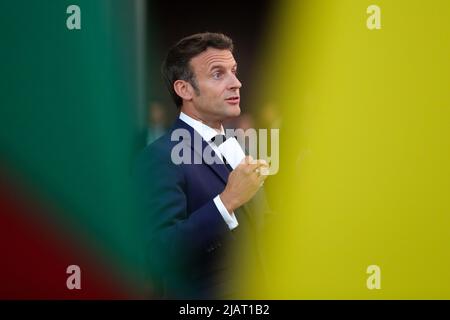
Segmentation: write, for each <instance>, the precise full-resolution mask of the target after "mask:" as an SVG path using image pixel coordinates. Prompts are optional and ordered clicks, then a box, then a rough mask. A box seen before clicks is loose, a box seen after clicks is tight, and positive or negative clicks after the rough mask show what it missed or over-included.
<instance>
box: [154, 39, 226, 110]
mask: <svg viewBox="0 0 450 320" xmlns="http://www.w3.org/2000/svg"><path fill="white" fill-rule="evenodd" d="M208 48H214V49H219V50H229V51H231V52H233V41H232V40H231V39H230V38H229V37H227V36H226V35H224V34H222V33H211V32H205V33H197V34H193V35H191V36H188V37H185V38H183V39H181V40H180V41H178V42H177V43H176V44H175V45H174V46H173V47H172V48H170V50H169V52H168V53H167V56H166V58H165V59H164V62H163V64H162V67H161V71H162V74H163V78H164V81H165V83H166V85H167V87H168V89H169V92H170V95H171V96H172V99H173V100H174V102H175V104H176V105H177V107H178V108H179V107H181V105H182V104H183V99H181V97H180V96H178V95H177V93H176V92H175V90H174V88H173V84H174V83H175V81H177V80H184V81H187V82H189V83H190V84H191V85H192V87H193V88H194V90H195V92H196V93H197V94H200V91H199V89H198V86H197V82H196V79H195V75H194V73H193V71H192V69H191V66H190V61H191V59H192V58H194V57H195V56H197V55H199V54H200V53H202V52H203V51H206V50H207V49H208Z"/></svg>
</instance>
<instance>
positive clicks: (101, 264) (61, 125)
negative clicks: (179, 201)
mask: <svg viewBox="0 0 450 320" xmlns="http://www.w3.org/2000/svg"><path fill="white" fill-rule="evenodd" d="M70 5H77V6H79V7H80V10H81V30H69V29H68V28H67V27H66V19H67V18H68V17H69V16H70V14H69V13H67V12H66V9H67V8H68V7H69V6H70ZM0 14H1V18H0V33H1V42H2V44H1V45H2V48H1V50H0V63H1V65H2V67H1V74H0V77H1V78H0V83H1V87H0V88H1V96H0V150H1V152H0V174H1V176H2V178H4V179H2V184H3V185H4V186H6V187H9V188H11V189H14V190H15V189H16V188H17V189H18V190H21V193H20V195H19V198H20V199H21V200H20V201H21V202H23V203H28V204H29V205H30V207H33V206H36V207H37V206H39V209H38V208H36V210H32V209H31V210H29V212H27V214H26V216H24V217H23V218H24V219H25V220H26V221H28V222H29V223H30V224H32V225H34V226H35V227H36V229H37V228H38V224H35V223H34V222H35V221H37V222H39V224H43V225H45V227H46V230H53V232H54V233H55V234H56V235H57V237H58V238H57V239H55V240H54V242H55V243H58V244H59V245H61V246H62V247H64V246H66V249H65V251H70V250H72V249H73V247H74V246H75V247H76V248H75V249H74V252H75V251H76V252H82V253H83V254H85V255H87V256H89V257H90V258H91V259H92V261H91V262H92V265H94V266H97V267H98V268H99V269H100V270H104V271H105V273H104V274H105V275H106V274H112V275H114V274H115V276H113V277H115V278H116V280H118V281H119V282H122V283H125V284H128V285H129V284H131V286H134V285H139V284H140V283H139V282H140V277H139V275H140V271H141V269H140V268H141V264H140V263H141V260H140V259H141V249H140V245H141V243H142V242H141V241H140V236H139V233H138V231H137V230H138V229H137V226H138V225H139V221H138V216H137V210H136V206H135V202H134V193H133V187H132V181H131V180H130V173H131V169H132V166H133V159H134V156H135V154H136V153H137V152H138V150H139V148H140V147H141V146H142V145H143V132H144V129H145V128H144V126H145V123H144V122H143V120H144V119H146V117H145V116H144V115H145V105H146V96H147V92H146V88H147V84H146V76H145V74H146V72H147V70H146V53H145V48H146V45H145V38H146V30H145V29H146V27H145V26H146V23H145V19H146V1H145V0H133V1H122V0H95V1H91V0H77V1H68V0H61V1H51V0H44V1H2V2H1V3H0ZM3 209H5V208H0V211H1V214H2V215H8V214H9V212H8V211H7V210H3ZM41 209H44V210H41ZM38 212H39V213H38ZM1 240H2V241H3V242H7V241H8V239H1ZM11 246H14V243H11ZM69 248H72V249H69ZM30 250H33V246H32V244H30ZM16 255H17V256H12V257H8V261H9V262H10V264H12V265H13V264H14V261H16V260H17V261H20V259H19V258H20V257H19V255H21V253H20V252H17V253H16ZM73 256H74V257H76V256H77V255H76V254H75V253H74V254H73ZM76 262H77V261H74V263H76ZM35 263H37V264H39V263H40V262H39V261H36V262H35ZM12 269H14V268H12ZM58 272H59V271H58ZM3 276H7V275H2V277H3ZM55 276H56V275H55ZM24 283H26V281H24ZM17 285H20V284H17ZM6 289H7V288H6ZM23 289H24V290H27V289H30V290H31V289H32V288H27V287H26V288H23Z"/></svg>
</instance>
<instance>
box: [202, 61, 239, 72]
mask: <svg viewBox="0 0 450 320" xmlns="http://www.w3.org/2000/svg"><path fill="white" fill-rule="evenodd" d="M208 69H209V71H212V70H214V69H226V66H225V65H223V64H217V63H213V64H211V65H210V66H209V68H208ZM231 69H237V63H235V64H234V65H233V66H232V67H231Z"/></svg>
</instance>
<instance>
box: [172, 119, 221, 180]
mask: <svg viewBox="0 0 450 320" xmlns="http://www.w3.org/2000/svg"><path fill="white" fill-rule="evenodd" d="M179 128H182V129H186V130H188V131H189V133H190V137H191V138H190V139H189V141H186V143H187V144H189V146H190V147H191V149H192V150H193V151H194V152H195V153H197V155H198V156H200V158H201V159H202V164H205V165H207V166H208V167H209V168H210V169H211V170H212V171H213V172H214V173H215V174H216V175H217V176H218V177H219V178H220V179H221V180H222V182H223V183H224V184H226V183H227V181H228V175H229V174H230V171H229V169H227V167H226V166H225V165H224V164H223V163H221V161H220V160H219V157H218V156H217V155H216V154H215V152H214V151H213V150H211V152H212V154H213V155H214V161H213V163H209V161H205V159H204V157H203V156H204V151H205V149H206V148H208V147H209V145H208V142H206V141H205V140H204V139H203V138H202V137H201V136H200V134H199V133H198V132H197V131H195V130H194V128H192V127H191V126H190V125H188V124H187V123H185V122H184V121H183V120H180V119H177V121H176V122H175V125H174V129H179ZM195 141H201V142H202V143H201V145H200V144H196V143H195Z"/></svg>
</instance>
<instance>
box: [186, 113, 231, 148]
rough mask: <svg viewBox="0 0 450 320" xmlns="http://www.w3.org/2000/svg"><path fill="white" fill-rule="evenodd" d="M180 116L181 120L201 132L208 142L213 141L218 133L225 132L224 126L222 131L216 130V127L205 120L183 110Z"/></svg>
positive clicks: (221, 128) (221, 127)
mask: <svg viewBox="0 0 450 320" xmlns="http://www.w3.org/2000/svg"><path fill="white" fill-rule="evenodd" d="M179 118H180V120H182V121H184V122H185V123H186V124H188V125H189V126H191V127H192V128H193V129H194V130H195V131H197V132H198V134H200V136H201V137H202V138H203V140H205V141H207V142H209V141H211V139H212V138H213V137H215V136H216V135H218V134H225V131H224V130H223V126H220V131H219V130H216V129H214V128H211V127H209V126H207V125H206V124H204V123H203V122H201V121H199V120H196V119H194V118H192V117H190V116H188V115H187V114H185V113H183V112H180V117H179Z"/></svg>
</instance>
